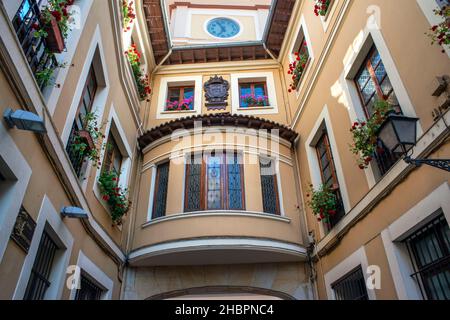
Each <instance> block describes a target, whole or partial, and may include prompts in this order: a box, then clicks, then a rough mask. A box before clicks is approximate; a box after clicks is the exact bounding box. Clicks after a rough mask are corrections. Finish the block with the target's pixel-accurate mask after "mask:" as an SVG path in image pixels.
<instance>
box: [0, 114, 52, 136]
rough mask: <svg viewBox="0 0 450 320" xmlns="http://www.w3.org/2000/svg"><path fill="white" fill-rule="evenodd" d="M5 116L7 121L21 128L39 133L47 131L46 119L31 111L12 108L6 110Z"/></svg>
mask: <svg viewBox="0 0 450 320" xmlns="http://www.w3.org/2000/svg"><path fill="white" fill-rule="evenodd" d="M4 118H5V120H6V121H7V123H8V124H9V125H10V126H11V127H13V126H16V127H17V129H20V130H28V131H33V132H37V133H46V132H47V130H46V128H45V124H44V121H42V119H41V118H40V117H39V116H38V115H36V114H34V113H32V112H29V111H25V110H16V111H12V110H11V109H8V110H6V112H5V113H4Z"/></svg>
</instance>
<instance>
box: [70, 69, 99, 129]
mask: <svg viewBox="0 0 450 320" xmlns="http://www.w3.org/2000/svg"><path fill="white" fill-rule="evenodd" d="M92 79H93V80H94V83H95V85H94V90H93V92H92V93H91V94H90V96H91V100H90V101H89V106H88V107H87V108H86V109H87V112H91V111H92V106H93V105H94V100H95V95H96V94H97V91H98V81H97V76H96V74H95V70H94V66H93V65H91V67H90V69H89V72H88V76H87V78H86V83H85V84H84V88H83V91H82V94H81V99H80V102H79V103H78V109H77V112H76V113H75V118H77V117H79V116H80V111H81V108H82V107H83V100H84V95H85V94H86V91H88V90H89V84H90V83H91V80H92ZM80 120H81V119H80ZM86 125H87V124H86V123H83V129H85V128H86Z"/></svg>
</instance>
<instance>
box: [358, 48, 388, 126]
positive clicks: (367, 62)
mask: <svg viewBox="0 0 450 320" xmlns="http://www.w3.org/2000/svg"><path fill="white" fill-rule="evenodd" d="M376 52H378V54H380V52H379V51H378V49H377V47H376V46H375V45H372V47H371V48H370V50H369V53H368V55H367V57H366V58H365V59H364V62H363V63H362V65H361V68H360V69H359V71H358V73H357V74H356V77H355V79H354V82H355V84H356V88H357V89H358V90H357V91H358V95H359V99H360V101H361V104H362V106H363V111H364V114H365V116H366V117H367V119H369V118H370V114H369V110H368V109H367V106H368V104H369V103H370V100H372V98H373V96H372V97H371V98H370V99H369V100H368V103H366V102H365V99H364V96H363V93H362V92H363V89H364V88H365V87H366V86H367V85H368V83H369V81H370V80H372V82H373V83H374V85H375V93H374V95H376V96H377V97H378V99H381V100H383V101H386V100H388V99H389V97H390V96H391V95H392V93H393V92H394V89H393V88H392V90H391V91H390V92H389V94H388V95H385V94H384V93H383V90H382V89H381V85H380V83H382V82H383V81H384V80H386V78H389V75H388V73H387V70H385V73H386V74H385V75H384V77H383V79H381V81H378V78H377V75H376V73H375V70H377V68H378V67H379V66H380V63H383V59H382V58H381V56H380V61H378V64H377V65H375V66H373V65H372V61H371V60H372V57H373V56H374V55H375V53H376ZM366 69H367V70H368V71H369V75H370V78H368V79H367V81H366V82H365V84H364V85H363V86H360V84H359V82H358V78H359V77H360V76H361V74H362V73H363V71H364V70H366ZM389 80H390V78H389Z"/></svg>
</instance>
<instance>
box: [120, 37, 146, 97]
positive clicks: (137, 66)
mask: <svg viewBox="0 0 450 320" xmlns="http://www.w3.org/2000/svg"><path fill="white" fill-rule="evenodd" d="M125 55H126V56H127V58H128V61H129V62H130V65H131V69H132V70H133V75H134V80H135V81H136V85H137V88H138V92H139V97H140V99H141V100H145V99H147V97H148V95H149V94H150V93H151V92H152V90H151V89H150V81H149V76H148V74H145V73H144V71H143V70H142V67H141V53H140V52H139V51H138V50H137V47H136V45H135V44H132V45H131V46H130V48H128V50H127V51H125Z"/></svg>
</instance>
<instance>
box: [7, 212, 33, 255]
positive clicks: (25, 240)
mask: <svg viewBox="0 0 450 320" xmlns="http://www.w3.org/2000/svg"><path fill="white" fill-rule="evenodd" d="M35 229H36V222H34V220H33V218H32V217H31V216H30V215H29V214H28V212H26V211H25V209H24V208H23V207H22V208H20V211H19V214H18V215H17V219H16V224H15V225H14V229H13V231H12V233H11V239H12V240H13V241H14V242H15V243H16V244H17V245H18V246H19V247H20V248H22V249H23V250H24V251H25V252H26V253H28V250H29V249H30V245H31V240H32V239H33V234H34V230H35Z"/></svg>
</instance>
